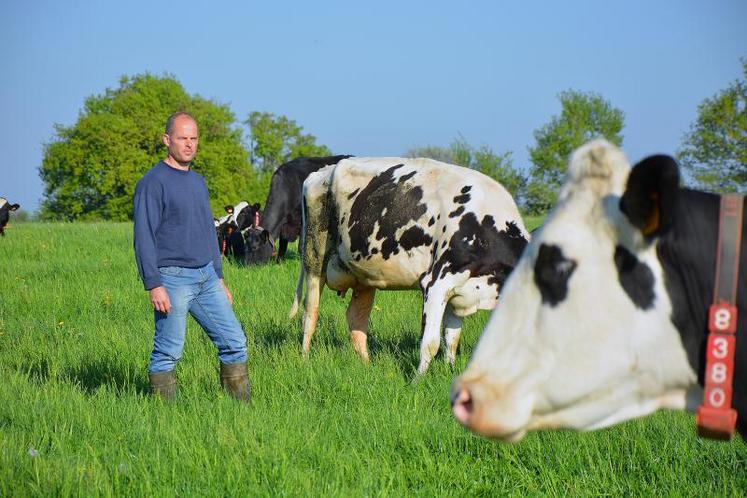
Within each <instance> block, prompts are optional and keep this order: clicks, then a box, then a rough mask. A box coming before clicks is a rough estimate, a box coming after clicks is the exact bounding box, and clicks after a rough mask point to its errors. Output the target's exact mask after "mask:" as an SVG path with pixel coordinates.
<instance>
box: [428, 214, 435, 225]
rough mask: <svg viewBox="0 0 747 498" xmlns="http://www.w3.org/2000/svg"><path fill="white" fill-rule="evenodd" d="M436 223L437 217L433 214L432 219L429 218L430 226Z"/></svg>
mask: <svg viewBox="0 0 747 498" xmlns="http://www.w3.org/2000/svg"><path fill="white" fill-rule="evenodd" d="M434 223H436V219H435V218H434V217H433V216H431V219H430V220H428V226H429V227H432V226H433V224H434Z"/></svg>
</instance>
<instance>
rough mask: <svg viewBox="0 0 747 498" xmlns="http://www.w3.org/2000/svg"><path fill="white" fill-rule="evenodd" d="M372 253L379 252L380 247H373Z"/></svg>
mask: <svg viewBox="0 0 747 498" xmlns="http://www.w3.org/2000/svg"><path fill="white" fill-rule="evenodd" d="M371 254H379V249H378V248H377V247H374V248H373V249H371Z"/></svg>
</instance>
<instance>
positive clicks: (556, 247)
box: [451, 140, 747, 441]
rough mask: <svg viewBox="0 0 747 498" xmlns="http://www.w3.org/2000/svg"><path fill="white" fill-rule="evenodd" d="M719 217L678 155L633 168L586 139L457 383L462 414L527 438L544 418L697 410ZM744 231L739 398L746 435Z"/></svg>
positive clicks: (600, 421) (473, 425) (596, 424)
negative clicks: (683, 174) (687, 178)
mask: <svg viewBox="0 0 747 498" xmlns="http://www.w3.org/2000/svg"><path fill="white" fill-rule="evenodd" d="M744 219H745V220H747V215H745V216H744ZM718 226H719V197H718V196H716V195H713V194H707V193H703V192H698V191H694V190H689V189H685V188H681V187H680V186H679V170H678V167H677V164H676V163H675V161H674V160H673V159H672V158H670V157H668V156H652V157H649V158H647V159H644V160H643V161H641V162H640V163H638V164H637V165H636V166H635V167H634V168H633V169H632V170H631V169H630V166H629V164H628V161H627V160H626V158H625V156H624V155H623V154H622V152H621V151H620V150H619V149H618V148H617V147H615V146H614V145H612V144H610V143H608V142H606V141H603V140H597V141H593V142H590V143H588V144H587V145H585V146H583V147H581V148H580V149H579V150H577V151H576V152H575V153H574V154H573V156H572V158H571V160H570V162H569V168H568V178H567V180H566V183H565V185H564V186H563V188H562V190H561V193H560V197H559V201H558V203H557V205H556V206H555V207H554V209H553V210H552V211H551V213H550V214H549V215H548V217H547V220H546V221H545V223H544V225H543V226H542V228H541V229H540V230H538V231H537V232H536V233H535V234H534V236H533V237H532V241H531V243H530V244H529V246H527V248H526V249H525V251H524V254H523V255H522V257H521V260H520V261H519V264H518V266H517V267H516V269H515V270H514V272H513V273H512V274H511V277H510V278H509V280H508V281H507V282H506V285H505V286H504V289H503V293H502V296H501V301H500V303H499V304H498V306H497V307H496V309H495V311H494V312H493V314H492V316H491V317H490V320H489V322H488V324H487V326H486V328H485V330H484V332H483V334H482V337H481V338H480V340H479V342H478V345H477V347H476V349H475V351H474V353H473V356H472V358H471V360H470V363H469V365H468V366H467V368H466V370H465V371H464V373H463V374H462V375H461V376H460V377H459V378H457V379H456V381H455V382H454V385H453V386H452V394H451V397H452V404H453V413H454V416H455V417H456V418H457V420H459V422H461V423H462V424H463V425H465V426H466V427H468V428H469V429H471V430H473V431H475V432H478V433H480V434H483V435H486V436H490V437H495V438H498V439H502V440H507V441H517V440H519V439H521V438H522V437H523V436H524V435H525V433H526V432H527V431H529V430H534V429H548V428H572V429H578V430H591V429H597V428H601V427H606V426H609V425H612V424H615V423H618V422H621V421H623V420H627V419H631V418H634V417H640V416H643V415H647V414H650V413H652V412H653V411H655V410H657V409H659V408H673V409H683V408H688V409H693V408H694V407H696V406H697V405H698V404H699V403H700V402H701V400H702V388H701V386H702V384H703V372H704V361H705V360H704V352H705V340H706V334H707V313H708V308H709V305H710V304H711V302H712V299H713V290H714V273H715V262H716V245H717V239H718ZM743 230H744V231H743V240H742V248H743V251H742V254H741V260H740V266H741V272H740V275H739V282H738V289H739V297H738V308H739V318H738V330H739V332H740V333H739V334H737V346H736V357H735V358H736V359H735V363H736V367H735V371H734V398H733V407H734V408H735V409H736V410H737V412H738V414H739V415H738V422H737V428H738V430H739V431H740V432H741V434H742V435H743V436H744V435H745V433H746V432H747V336H745V333H747V271H745V270H747V251H745V250H744V248H745V247H747V241H745V240H744V234H745V233H747V227H744V228H743ZM740 335H741V337H740Z"/></svg>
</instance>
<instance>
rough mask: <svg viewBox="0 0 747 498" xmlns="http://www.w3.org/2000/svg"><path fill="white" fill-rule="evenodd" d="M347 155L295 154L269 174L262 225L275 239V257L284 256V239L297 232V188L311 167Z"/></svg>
mask: <svg viewBox="0 0 747 498" xmlns="http://www.w3.org/2000/svg"><path fill="white" fill-rule="evenodd" d="M348 157H351V156H327V157H299V158H297V159H294V160H292V161H289V162H287V163H285V164H282V165H281V166H279V167H278V169H277V170H275V172H274V173H273V174H272V180H271V181H270V192H269V193H268V195H267V201H266V202H265V210H264V213H263V215H264V216H263V219H262V226H263V227H264V228H265V229H266V230H267V232H268V233H269V236H270V240H271V241H272V243H273V244H275V243H276V241H277V259H278V261H280V260H281V259H282V258H283V257H284V256H285V252H286V250H287V249H288V242H293V241H294V240H296V239H297V238H298V236H299V234H300V233H301V189H302V187H303V182H304V180H306V178H307V177H308V176H309V174H311V173H313V172H314V171H317V170H319V169H320V168H323V167H325V166H328V165H330V164H337V163H338V162H340V161H341V160H342V159H345V158H348ZM269 259H270V258H267V260H269Z"/></svg>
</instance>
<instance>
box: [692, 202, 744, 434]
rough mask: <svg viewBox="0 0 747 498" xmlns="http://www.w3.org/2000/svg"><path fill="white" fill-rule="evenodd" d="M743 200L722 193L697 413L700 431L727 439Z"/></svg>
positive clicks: (731, 425)
mask: <svg viewBox="0 0 747 498" xmlns="http://www.w3.org/2000/svg"><path fill="white" fill-rule="evenodd" d="M743 203H744V198H743V197H742V196H741V195H735V194H728V195H723V196H722V197H721V214H720V218H719V234H718V246H717V254H716V285H715V289H714V293H713V304H712V305H711V307H710V309H709V310H708V342H707V345H706V367H705V386H704V393H703V404H701V405H700V406H699V407H698V411H697V412H696V416H695V420H696V422H697V425H698V435H700V436H701V437H707V438H712V439H722V440H727V441H728V440H729V439H731V437H732V435H733V434H734V429H735V427H736V424H737V412H736V410H734V409H733V408H732V407H731V399H732V392H733V386H732V380H733V377H734V350H735V348H736V333H737V306H736V302H737V280H738V279H739V252H740V249H741V247H740V246H741V242H742V206H743Z"/></svg>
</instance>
